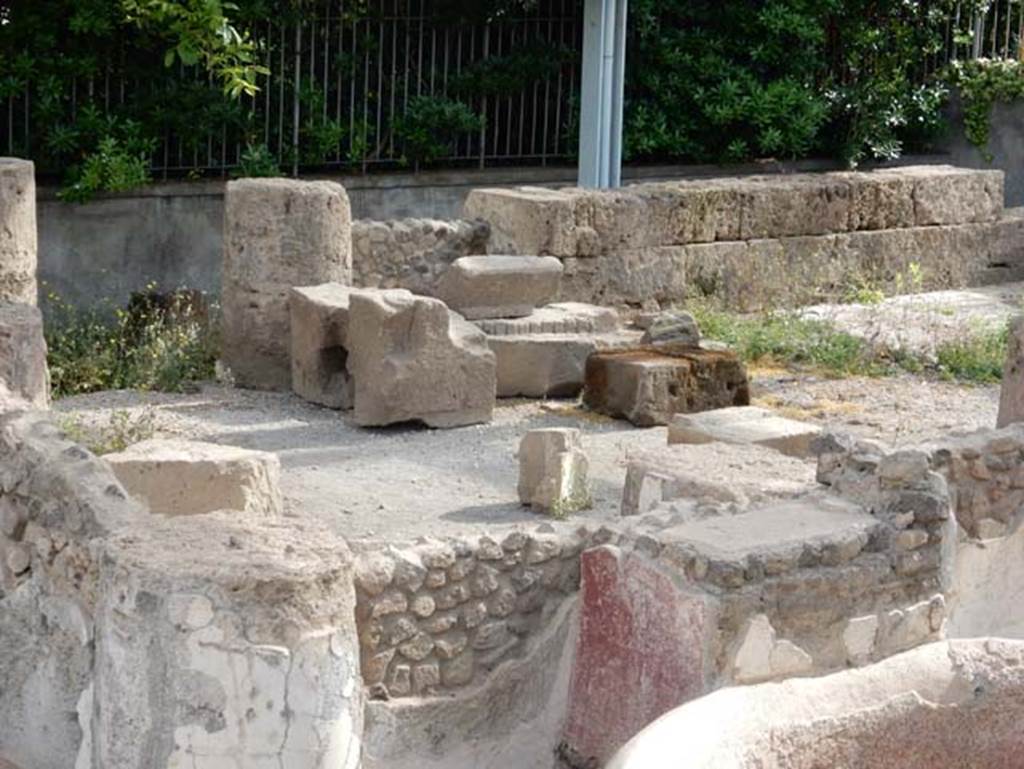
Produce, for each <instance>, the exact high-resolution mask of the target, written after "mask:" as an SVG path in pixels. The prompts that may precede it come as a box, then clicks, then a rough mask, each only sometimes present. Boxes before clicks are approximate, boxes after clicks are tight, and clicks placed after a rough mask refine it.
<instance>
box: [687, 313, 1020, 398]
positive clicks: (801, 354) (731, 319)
mask: <svg viewBox="0 0 1024 769" xmlns="http://www.w3.org/2000/svg"><path fill="white" fill-rule="evenodd" d="M687 310H688V311H689V312H691V313H692V314H693V315H694V317H695V318H696V319H697V322H698V324H699V325H700V328H701V332H702V333H703V335H704V337H705V338H707V339H711V340H715V341H719V342H724V343H726V344H728V345H729V346H730V347H732V348H733V349H735V350H736V352H737V354H738V355H739V356H740V357H741V358H742V359H743V360H744V361H746V362H747V363H760V364H768V365H779V366H785V367H790V368H805V369H810V370H814V371H818V372H820V373H823V374H826V375H829V376H837V377H838V376H892V375H896V374H901V373H911V374H925V375H927V374H932V375H936V376H939V377H941V378H943V379H948V380H955V381H960V382H969V383H978V384H990V383H992V382H998V381H999V380H1000V378H1001V376H1002V369H1003V362H1004V360H1005V357H1006V343H1007V329H1005V328H1003V329H999V330H979V331H974V332H970V333H967V334H965V335H964V337H963V338H962V339H960V340H957V341H956V342H948V343H945V344H942V345H940V346H939V347H938V348H937V350H936V355H935V359H934V360H927V359H925V358H923V357H921V356H919V355H912V354H909V353H903V352H895V353H894V352H891V351H888V350H882V349H878V348H875V347H873V346H872V345H870V344H869V343H868V342H866V341H864V340H863V339H859V338H857V337H855V336H853V335H851V334H847V333H845V332H843V331H838V330H837V329H836V328H835V327H834V326H833V325H832V324H830V323H828V322H827V321H822V320H808V319H805V318H801V317H799V316H797V315H796V314H794V313H792V312H772V313H767V314H764V315H739V314H736V313H731V312H727V311H724V310H720V309H716V308H713V307H711V306H709V305H708V304H701V303H693V304H690V305H688V306H687Z"/></svg>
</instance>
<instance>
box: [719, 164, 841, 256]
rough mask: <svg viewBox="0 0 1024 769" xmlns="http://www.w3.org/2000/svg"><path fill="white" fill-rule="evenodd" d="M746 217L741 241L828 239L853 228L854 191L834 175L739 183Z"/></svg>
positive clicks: (763, 177) (742, 218) (736, 181)
mask: <svg viewBox="0 0 1024 769" xmlns="http://www.w3.org/2000/svg"><path fill="white" fill-rule="evenodd" d="M734 184H735V185H736V187H737V188H738V189H739V190H740V198H741V203H740V205H741V208H742V212H743V215H742V217H741V224H740V237H739V239H740V240H756V239H760V238H780V237H793V236H798V235H826V234H828V233H832V232H845V231H846V230H847V229H848V228H849V225H850V203H851V199H852V197H853V191H852V188H851V185H850V184H849V182H848V181H847V180H846V179H844V178H843V177H837V176H833V175H831V174H795V175H793V176H757V177H753V178H749V179H742V178H740V179H736V180H734Z"/></svg>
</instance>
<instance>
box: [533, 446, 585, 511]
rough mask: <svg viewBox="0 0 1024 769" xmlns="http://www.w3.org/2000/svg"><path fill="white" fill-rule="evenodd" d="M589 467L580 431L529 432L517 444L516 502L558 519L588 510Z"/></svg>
mask: <svg viewBox="0 0 1024 769" xmlns="http://www.w3.org/2000/svg"><path fill="white" fill-rule="evenodd" d="M588 468H589V463H588V462H587V455H586V454H584V453H583V444H582V442H581V440H580V431H579V430H575V429H572V428H567V427H550V428H544V429H540V430H531V431H530V432H528V433H527V434H526V435H524V436H523V439H522V441H520V443H519V486H518V490H519V501H520V502H522V503H523V504H524V505H529V506H530V507H532V508H533V509H534V510H540V511H542V512H547V513H551V514H552V515H555V516H557V517H562V516H565V515H568V514H569V513H573V512H576V511H578V510H583V509H585V508H587V507H589V506H590V490H589V488H588V486H587V470H588Z"/></svg>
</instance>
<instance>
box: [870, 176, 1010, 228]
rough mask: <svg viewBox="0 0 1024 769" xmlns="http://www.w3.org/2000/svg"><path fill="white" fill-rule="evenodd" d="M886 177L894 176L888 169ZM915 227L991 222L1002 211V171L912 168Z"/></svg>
mask: <svg viewBox="0 0 1024 769" xmlns="http://www.w3.org/2000/svg"><path fill="white" fill-rule="evenodd" d="M888 173H890V174H895V173H898V172H897V171H896V169H890V170H889V171H888ZM903 173H904V174H908V175H910V176H911V178H912V179H913V181H914V212H915V224H917V225H918V226H919V227H922V226H928V225H934V224H965V223H968V222H991V221H993V220H995V219H996V217H997V216H999V212H1000V211H1002V210H1003V172H1002V171H994V170H993V171H985V170H974V169H967V168H954V167H952V166H914V167H913V168H912V169H907V170H906V171H904V172H903Z"/></svg>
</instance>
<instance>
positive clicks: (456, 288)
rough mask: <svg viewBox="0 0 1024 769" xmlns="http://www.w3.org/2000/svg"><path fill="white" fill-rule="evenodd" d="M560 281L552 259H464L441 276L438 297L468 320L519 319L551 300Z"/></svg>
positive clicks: (558, 264)
mask: <svg viewBox="0 0 1024 769" xmlns="http://www.w3.org/2000/svg"><path fill="white" fill-rule="evenodd" d="M561 279H562V263H561V262H560V261H559V260H558V259H555V258H554V257H552V256H464V257H462V258H461V259H456V260H455V261H454V262H453V263H452V266H451V267H449V268H448V270H447V271H446V272H445V273H444V275H442V276H441V280H440V283H439V284H438V287H437V296H438V297H439V298H440V299H441V300H442V301H443V302H444V303H445V304H447V305H448V306H449V307H450V308H451V309H453V310H455V311H456V312H458V313H459V314H460V315H462V316H463V317H465V318H467V319H469V320H476V319H477V318H521V317H525V316H527V315H529V314H530V313H532V312H533V310H534V308H536V307H541V306H543V305H545V304H548V303H549V302H551V301H552V300H554V299H555V297H557V296H558V288H559V285H560V283H561Z"/></svg>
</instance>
